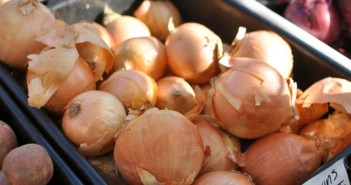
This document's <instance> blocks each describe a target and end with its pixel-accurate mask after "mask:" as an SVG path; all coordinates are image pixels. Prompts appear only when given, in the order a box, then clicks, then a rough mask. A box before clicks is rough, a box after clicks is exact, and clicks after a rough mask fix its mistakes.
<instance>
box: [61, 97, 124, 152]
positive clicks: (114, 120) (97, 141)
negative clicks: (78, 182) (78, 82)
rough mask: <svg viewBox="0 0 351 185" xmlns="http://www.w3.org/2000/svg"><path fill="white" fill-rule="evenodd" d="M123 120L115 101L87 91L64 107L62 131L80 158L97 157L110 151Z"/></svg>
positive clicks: (121, 112)
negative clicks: (81, 156)
mask: <svg viewBox="0 0 351 185" xmlns="http://www.w3.org/2000/svg"><path fill="white" fill-rule="evenodd" d="M125 118H126V112H125V109H124V107H123V105H122V104H121V102H120V101H119V100H118V99H117V98H116V97H114V96H113V95H112V94H110V93H108V92H104V91H99V90H91V91H86V92H84V93H81V94H79V95H78V96H76V97H74V98H73V99H72V100H71V101H70V102H69V103H68V104H67V106H66V109H65V112H64V115H63V117H62V129H63V132H64V134H65V135H66V136H67V137H68V138H69V139H70V140H71V141H72V142H73V143H74V144H75V145H77V146H78V151H79V152H80V153H82V154H83V155H84V156H99V155H102V154H105V153H107V152H110V151H112V150H113V147H114V143H115V140H114V136H115V134H116V133H117V132H118V131H119V130H120V129H121V128H122V126H123V124H124V123H125Z"/></svg>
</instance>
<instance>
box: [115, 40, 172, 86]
mask: <svg viewBox="0 0 351 185" xmlns="http://www.w3.org/2000/svg"><path fill="white" fill-rule="evenodd" d="M166 67H167V56H166V47H165V45H164V44H163V43H162V42H160V41H159V40H158V39H156V38H155V37H151V36H150V37H136V38H130V39H127V40H125V41H123V42H121V44H120V45H119V46H118V47H117V48H116V50H115V60H114V62H113V68H114V71H117V70H120V69H136V70H139V71H142V72H144V73H145V74H147V75H149V76H151V77H152V78H154V79H155V80H158V79H159V78H161V77H162V76H163V75H164V73H165V71H166Z"/></svg>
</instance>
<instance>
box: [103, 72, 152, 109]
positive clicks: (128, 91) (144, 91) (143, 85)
mask: <svg viewBox="0 0 351 185" xmlns="http://www.w3.org/2000/svg"><path fill="white" fill-rule="evenodd" d="M99 90H102V91H106V92H109V93H111V94H113V95H114V96H115V97H117V98H118V99H119V100H120V101H121V103H122V104H123V106H124V107H125V108H127V109H133V110H143V109H147V108H150V107H154V106H155V104H156V99H157V91H158V90H157V84H156V82H155V80H154V79H153V78H151V77H149V76H148V75H146V74H145V73H143V72H140V71H137V70H133V69H130V70H119V71H116V72H114V73H113V74H112V75H111V76H110V77H109V78H108V79H107V80H105V81H103V82H102V84H101V85H100V87H99Z"/></svg>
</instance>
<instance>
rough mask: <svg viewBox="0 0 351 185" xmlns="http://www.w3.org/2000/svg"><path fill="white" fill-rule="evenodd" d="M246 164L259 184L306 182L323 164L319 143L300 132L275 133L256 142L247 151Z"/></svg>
mask: <svg viewBox="0 0 351 185" xmlns="http://www.w3.org/2000/svg"><path fill="white" fill-rule="evenodd" d="M244 155H245V167H243V168H241V171H242V172H244V173H247V174H249V175H250V176H251V177H252V180H253V182H254V183H256V184H260V185H272V184H281V183H283V184H285V185H296V184H302V182H304V181H305V180H307V179H308V178H309V177H310V176H311V175H312V173H313V172H315V171H316V170H317V169H318V168H319V167H320V166H321V165H322V158H323V155H322V153H321V152H320V151H319V149H318V147H317V145H316V143H315V142H314V141H313V140H312V139H308V138H305V137H302V136H299V135H296V134H288V133H279V132H277V133H272V134H270V135H267V136H265V137H262V138H260V139H258V140H256V141H255V142H254V143H252V144H251V145H250V146H249V147H248V148H247V150H246V151H245V153H244Z"/></svg>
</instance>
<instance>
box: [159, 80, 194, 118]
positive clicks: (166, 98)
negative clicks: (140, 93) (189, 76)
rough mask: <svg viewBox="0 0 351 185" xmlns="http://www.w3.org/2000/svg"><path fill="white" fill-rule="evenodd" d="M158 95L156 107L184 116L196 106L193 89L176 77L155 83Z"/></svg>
mask: <svg viewBox="0 0 351 185" xmlns="http://www.w3.org/2000/svg"><path fill="white" fill-rule="evenodd" d="M157 87H158V94H157V101H156V107H157V108H159V109H170V110H175V111H178V112H180V113H182V114H186V113H187V112H189V111H190V110H191V109H193V108H194V107H195V106H196V105H197V102H196V98H195V92H194V89H193V88H192V87H191V85H190V84H189V83H188V82H187V81H185V80H184V78H181V77H177V76H166V77H163V78H161V79H160V80H158V81H157Z"/></svg>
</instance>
